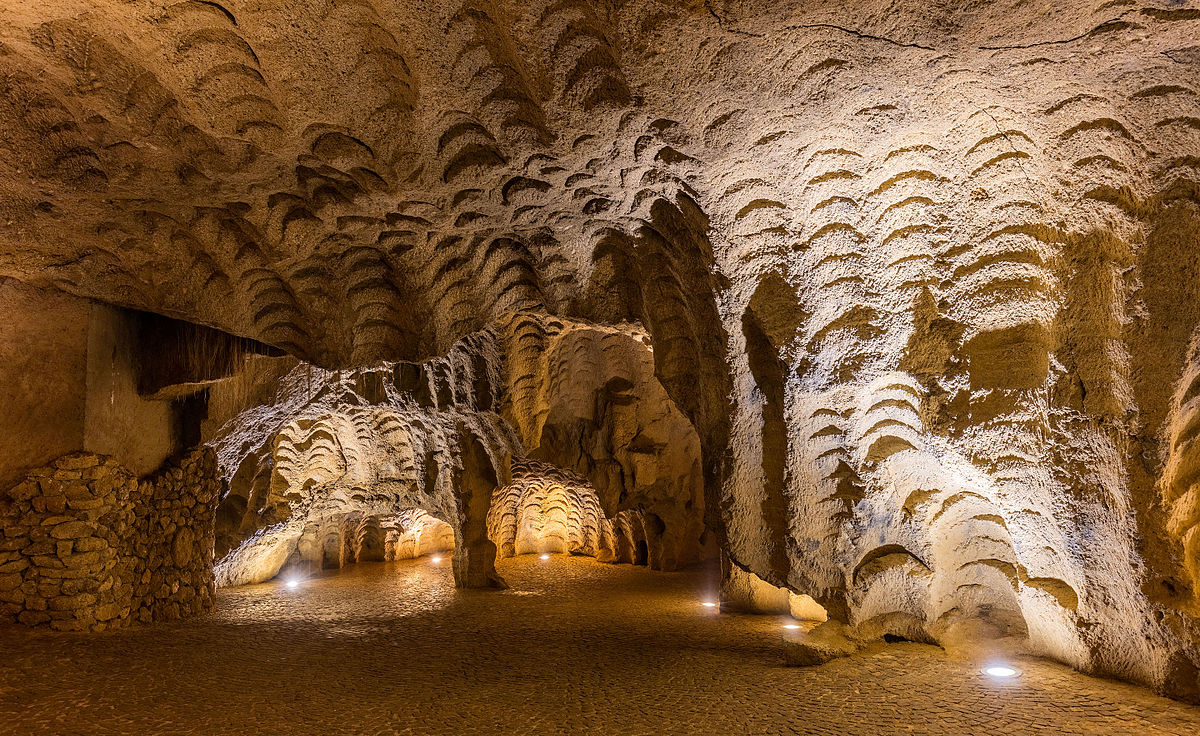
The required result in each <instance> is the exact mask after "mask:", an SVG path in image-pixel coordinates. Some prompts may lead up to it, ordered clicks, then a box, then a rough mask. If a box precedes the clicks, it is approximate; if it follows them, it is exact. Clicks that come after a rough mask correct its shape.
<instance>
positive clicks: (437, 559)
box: [430, 555, 442, 562]
mask: <svg viewBox="0 0 1200 736" xmlns="http://www.w3.org/2000/svg"><path fill="white" fill-rule="evenodd" d="M441 561H442V558H441V557H438V556H436V555H435V556H434V557H433V558H432V559H431V560H430V562H441Z"/></svg>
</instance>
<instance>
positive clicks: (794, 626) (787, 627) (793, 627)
mask: <svg viewBox="0 0 1200 736" xmlns="http://www.w3.org/2000/svg"><path fill="white" fill-rule="evenodd" d="M783 628H785V629H798V628H800V624H784V625H783Z"/></svg>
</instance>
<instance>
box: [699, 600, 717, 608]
mask: <svg viewBox="0 0 1200 736" xmlns="http://www.w3.org/2000/svg"><path fill="white" fill-rule="evenodd" d="M700 605H702V606H704V607H705V608H716V607H717V604H716V603H714V602H713V601H703V602H701V604H700Z"/></svg>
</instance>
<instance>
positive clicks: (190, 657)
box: [0, 557, 1200, 736]
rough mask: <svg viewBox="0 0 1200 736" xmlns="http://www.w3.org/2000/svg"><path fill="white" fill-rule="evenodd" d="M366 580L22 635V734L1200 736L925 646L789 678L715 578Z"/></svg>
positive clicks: (536, 573) (517, 562) (543, 565)
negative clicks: (184, 614) (96, 630)
mask: <svg viewBox="0 0 1200 736" xmlns="http://www.w3.org/2000/svg"><path fill="white" fill-rule="evenodd" d="M500 571H501V573H502V574H503V575H505V576H506V577H507V579H508V581H509V583H510V584H512V586H513V590H510V591H506V592H477V591H456V590H455V589H454V588H453V584H452V579H451V574H450V567H449V562H448V561H445V560H444V561H442V562H441V563H436V564H435V563H432V562H430V561H428V560H421V561H415V562H401V563H376V564H368V565H357V566H352V567H350V568H347V569H345V570H343V571H341V572H339V573H337V574H334V575H330V576H328V577H322V578H318V579H313V580H309V581H306V582H304V583H303V584H301V585H300V586H299V587H298V588H296V589H295V590H288V589H287V588H285V587H284V586H282V585H278V584H265V585H256V586H248V587H244V588H239V589H228V590H223V591H220V593H219V595H218V603H217V610H216V611H215V612H214V613H213V614H211V615H209V616H206V617H204V618H200V619H195V620H192V621H188V622H184V623H179V624H168V625H159V626H155V627H150V628H142V629H133V630H127V631H123V632H115V633H110V634H103V635H93V636H79V635H63V634H48V633H38V634H31V633H30V632H28V631H24V630H13V629H8V630H3V631H0V733H3V734H38V733H53V734H116V733H121V734H159V733H161V734H167V733H170V734H239V735H241V734H275V733H281V734H343V733H346V734H359V733H361V734H431V735H432V734H492V733H512V734H521V735H522V736H525V735H535V734H536V735H542V734H647V735H651V734H653V735H657V734H721V735H725V734H776V733H784V734H791V733H799V734H871V735H872V736H875V735H878V734H893V733H920V734H935V733H936V734H1025V733H1055V734H1106V735H1109V734H1139V735H1140V734H1189V735H1191V734H1197V733H1200V709H1198V708H1193V707H1189V706H1185V705H1181V704H1179V703H1176V702H1173V701H1170V700H1165V699H1162V698H1158V697H1155V696H1154V695H1152V694H1151V693H1150V692H1148V691H1146V690H1143V689H1140V688H1136V687H1133V686H1129V685H1124V684H1121V683H1115V682H1110V681H1105V680H1098V679H1094V678H1089V677H1086V676H1084V675H1081V674H1078V673H1076V672H1073V671H1071V670H1069V669H1067V668H1065V667H1062V666H1059V665H1055V664H1050V663H1045V662H1040V661H1023V662H1020V663H1019V666H1020V667H1021V668H1022V670H1023V676H1022V677H1021V678H1020V679H1019V680H1018V681H1016V682H1008V683H1005V684H996V683H994V682H990V681H989V680H988V679H987V678H985V677H983V676H981V675H979V674H978V673H977V671H976V668H975V667H974V666H970V665H967V664H966V663H962V662H956V661H951V660H949V659H947V658H946V657H945V656H944V655H943V654H942V652H941V650H939V649H936V648H934V647H928V646H922V645H918V644H895V645H889V646H880V647H877V648H876V649H874V650H872V651H870V652H869V653H868V654H865V655H863V656H859V657H854V658H850V659H845V660H840V661H836V662H832V663H830V664H827V665H824V666H822V667H816V668H809V669H794V668H786V667H783V666H781V664H780V662H781V657H780V644H779V641H780V632H781V628H780V627H781V623H782V622H781V621H780V620H779V619H777V618H774V617H769V616H731V615H718V614H715V613H713V612H712V610H711V609H708V608H705V607H703V606H701V605H700V601H701V600H703V599H705V598H706V597H709V596H711V595H712V591H713V590H714V589H715V577H714V575H713V574H710V573H707V572H704V571H693V572H686V573H656V572H652V571H649V570H646V569H644V568H634V567H630V566H608V565H601V564H598V563H596V562H594V561H592V560H590V559H578V558H576V559H568V558H562V557H555V558H553V559H551V560H549V561H545V562H543V561H541V560H538V559H537V558H536V557H523V558H517V559H514V560H508V561H502V562H501V564H500Z"/></svg>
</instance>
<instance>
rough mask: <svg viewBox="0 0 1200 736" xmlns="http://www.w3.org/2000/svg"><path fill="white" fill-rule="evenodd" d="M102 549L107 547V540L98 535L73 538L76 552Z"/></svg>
mask: <svg viewBox="0 0 1200 736" xmlns="http://www.w3.org/2000/svg"><path fill="white" fill-rule="evenodd" d="M102 549H108V542H107V541H105V540H103V539H101V538H100V537H82V538H80V539H76V540H75V550H76V551H77V552H93V551H96V550H102Z"/></svg>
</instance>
